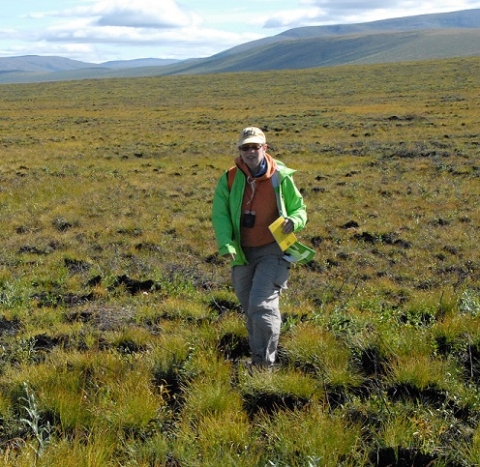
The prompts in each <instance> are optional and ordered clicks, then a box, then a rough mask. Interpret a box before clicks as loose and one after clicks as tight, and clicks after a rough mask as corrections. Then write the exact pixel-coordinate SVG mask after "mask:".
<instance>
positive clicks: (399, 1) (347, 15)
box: [257, 0, 480, 29]
mask: <svg viewBox="0 0 480 467" xmlns="http://www.w3.org/2000/svg"><path fill="white" fill-rule="evenodd" d="M299 5H300V6H301V7H302V8H300V9H296V10H290V11H279V12H276V13H274V14H272V15H270V16H268V17H267V16H263V17H262V18H258V19H257V23H259V24H262V25H263V27H265V28H284V29H285V28H293V27H300V26H310V25H320V24H323V25H327V24H330V25H331V24H346V23H362V22H367V21H375V20H379V19H387V18H396V17H404V16H417V15H421V14H427V13H432V12H436V13H442V12H450V11H460V10H467V9H470V8H479V7H480V1H469V0H466V1H457V2H456V4H455V6H452V2H451V1H450V0H435V1H433V0H431V1H428V0H427V1H422V0H299Z"/></svg>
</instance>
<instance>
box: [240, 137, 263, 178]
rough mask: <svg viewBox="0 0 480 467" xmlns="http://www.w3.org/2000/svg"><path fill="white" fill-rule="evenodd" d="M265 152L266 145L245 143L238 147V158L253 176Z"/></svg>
mask: <svg viewBox="0 0 480 467" xmlns="http://www.w3.org/2000/svg"><path fill="white" fill-rule="evenodd" d="M266 150H267V145H266V144H258V143H247V144H243V145H242V146H240V156H241V158H242V159H243V162H245V164H246V165H247V167H248V168H249V169H250V172H251V173H252V175H254V174H255V173H256V172H257V171H258V169H259V168H260V163H261V162H262V160H263V158H264V157H265V151H266Z"/></svg>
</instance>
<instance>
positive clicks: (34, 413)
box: [20, 382, 52, 466]
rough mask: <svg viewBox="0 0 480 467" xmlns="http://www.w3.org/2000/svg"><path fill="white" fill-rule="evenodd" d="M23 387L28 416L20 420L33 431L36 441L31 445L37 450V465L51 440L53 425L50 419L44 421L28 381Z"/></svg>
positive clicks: (22, 399)
mask: <svg viewBox="0 0 480 467" xmlns="http://www.w3.org/2000/svg"><path fill="white" fill-rule="evenodd" d="M23 387H24V390H25V394H26V397H21V398H20V400H21V401H22V402H24V403H25V405H23V406H22V407H23V409H25V411H26V413H27V416H26V417H24V418H21V419H20V422H21V423H23V424H24V425H25V426H26V427H28V428H29V430H30V431H31V433H33V436H34V439H35V443H32V444H30V447H31V448H32V449H33V451H34V452H35V461H34V464H33V465H34V466H35V465H37V462H38V459H39V458H40V457H41V455H42V454H43V451H44V450H45V448H46V446H47V444H48V443H49V442H50V434H51V431H52V427H51V425H50V422H48V421H47V423H46V424H43V423H42V420H41V410H40V409H39V408H38V404H37V400H36V398H35V394H34V393H33V392H32V391H31V390H30V388H29V386H28V383H27V382H24V383H23Z"/></svg>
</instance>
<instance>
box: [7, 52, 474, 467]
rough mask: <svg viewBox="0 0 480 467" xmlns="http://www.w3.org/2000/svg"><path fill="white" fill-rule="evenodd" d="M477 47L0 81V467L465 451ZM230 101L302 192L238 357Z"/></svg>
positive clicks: (235, 120) (470, 423) (371, 457)
mask: <svg viewBox="0 0 480 467" xmlns="http://www.w3.org/2000/svg"><path fill="white" fill-rule="evenodd" d="M479 77H480V59H478V58H468V59H449V60H442V61H423V62H415V63H414V62H410V63H402V64H389V65H370V66H345V67H336V68H328V69H325V68H323V69H310V70H304V71H298V70H297V71H279V72H270V73H238V74H218V75H210V76H174V77H173V76H172V77H168V76H165V77H156V78H135V79H112V80H98V81H95V80H83V81H71V82H55V83H43V84H23V85H20V84H17V85H3V86H1V88H0V92H1V96H2V99H1V101H0V109H1V111H0V151H1V166H0V181H1V183H0V206H1V211H0V213H1V214H0V215H1V221H2V222H1V226H2V228H1V230H0V236H1V242H0V306H1V314H0V389H1V390H0V456H1V458H2V462H3V465H5V466H6V467H10V466H11V467H13V466H15V467H23V466H32V465H33V466H39V467H40V466H45V467H46V466H48V467H55V466H62V467H70V466H71V467H73V466H75V467H108V466H139V467H147V466H148V467H160V466H162V467H200V466H202V467H208V466H210V467H218V466H222V467H227V466H232V467H233V466H235V467H242V466H245V467H247V466H248V467H253V466H258V467H266V466H269V467H271V466H275V467H305V466H328V467H334V466H335V467H336V466H345V467H347V466H348V467H361V466H387V465H390V466H412V465H415V466H417V467H418V466H427V465H428V466H445V467H446V466H449V467H463V466H475V465H479V463H480V424H479V421H480V420H479V413H480V412H479V410H480V394H479V385H480V256H479V252H480V245H479V233H480V206H479V200H480V162H479V156H480V114H479V113H478V109H479V107H480V78H479ZM246 125H257V126H260V127H262V128H263V129H264V130H265V131H266V133H267V137H268V140H269V142H270V153H271V154H272V155H273V156H274V157H276V158H279V159H281V160H283V161H284V162H286V163H287V164H288V165H290V166H292V167H294V168H296V169H298V172H297V173H296V176H295V177H296V178H295V180H296V183H297V185H298V186H299V188H301V191H302V193H303V195H304V197H305V202H306V204H307V207H308V212H309V222H308V224H307V227H306V229H305V230H304V231H303V232H301V233H300V234H299V238H300V240H301V241H302V242H304V243H306V244H308V245H311V246H312V247H313V248H314V249H315V250H316V258H315V260H314V261H312V262H311V263H310V264H308V265H306V266H295V267H293V269H292V274H291V280H290V288H289V290H288V291H287V292H286V293H285V294H284V296H283V298H282V302H283V303H282V310H283V327H282V335H281V339H280V353H279V362H280V364H279V367H278V368H277V369H276V370H275V371H274V372H271V373H265V372H261V371H258V372H255V371H254V372H251V371H248V368H247V362H248V359H249V352H248V344H247V341H246V330H245V326H244V317H243V316H242V312H241V309H240V308H239V306H238V303H237V301H236V299H235V295H234V294H233V292H232V289H231V286H230V278H229V267H228V264H227V262H226V261H225V260H223V259H222V258H220V257H219V256H218V255H217V253H216V244H215V241H214V237H213V232H212V228H211V222H210V210H211V200H212V195H213V190H214V188H215V185H216V183H217V180H218V178H219V177H220V176H221V175H222V173H223V171H224V170H225V169H226V168H228V167H229V166H230V165H231V164H232V161H233V157H234V156H235V155H236V148H235V141H236V138H237V135H238V132H239V130H240V129H241V128H242V127H243V126H246Z"/></svg>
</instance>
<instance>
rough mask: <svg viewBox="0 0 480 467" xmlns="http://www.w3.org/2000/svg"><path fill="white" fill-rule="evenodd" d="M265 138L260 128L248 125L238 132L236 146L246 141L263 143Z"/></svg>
mask: <svg viewBox="0 0 480 467" xmlns="http://www.w3.org/2000/svg"><path fill="white" fill-rule="evenodd" d="M266 142H267V139H266V138H265V135H264V133H263V131H262V130H260V128H256V127H254V126H249V127H247V128H244V129H243V130H242V132H241V133H240V139H239V140H238V147H240V146H242V145H243V144H248V143H257V144H265V143H266Z"/></svg>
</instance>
